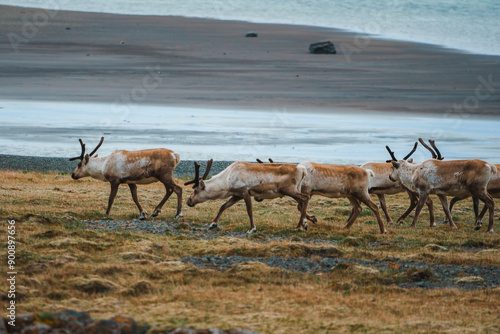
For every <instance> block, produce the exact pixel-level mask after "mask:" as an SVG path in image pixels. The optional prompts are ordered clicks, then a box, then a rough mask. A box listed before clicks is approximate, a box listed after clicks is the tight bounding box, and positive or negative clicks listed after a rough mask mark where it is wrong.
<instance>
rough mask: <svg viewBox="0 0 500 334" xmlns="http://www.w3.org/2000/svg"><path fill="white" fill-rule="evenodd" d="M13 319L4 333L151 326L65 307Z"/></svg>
mask: <svg viewBox="0 0 500 334" xmlns="http://www.w3.org/2000/svg"><path fill="white" fill-rule="evenodd" d="M10 321H11V320H10V319H7V318H0V333H21V334H28V333H29V334H56V333H57V334H67V333H71V334H125V333H127V334H145V333H146V332H147V331H148V330H149V326H148V325H142V324H138V323H137V322H136V321H135V320H134V319H131V318H125V317H121V316H116V317H114V318H112V319H108V320H94V319H92V317H91V316H90V315H89V314H88V313H87V312H77V311H73V310H65V311H62V312H58V313H54V314H51V313H36V314H35V313H26V314H20V315H17V316H16V319H15V326H11V325H9V322H10ZM164 333H165V334H174V333H175V334H258V333H257V332H252V331H248V330H244V329H239V328H235V329H230V330H220V329H214V328H212V329H194V328H188V327H178V328H172V329H171V330H169V331H166V332H164Z"/></svg>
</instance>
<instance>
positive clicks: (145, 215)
mask: <svg viewBox="0 0 500 334" xmlns="http://www.w3.org/2000/svg"><path fill="white" fill-rule="evenodd" d="M147 217H148V213H147V212H146V211H142V212H141V216H140V217H139V220H146V218H147Z"/></svg>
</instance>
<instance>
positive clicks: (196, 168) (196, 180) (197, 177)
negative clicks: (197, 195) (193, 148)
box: [184, 161, 200, 188]
mask: <svg viewBox="0 0 500 334" xmlns="http://www.w3.org/2000/svg"><path fill="white" fill-rule="evenodd" d="M193 183H194V186H193V188H196V187H198V186H199V185H200V164H199V163H197V162H196V161H195V162H194V179H193V180H191V181H188V182H186V183H184V185H185V186H187V185H190V184H193Z"/></svg>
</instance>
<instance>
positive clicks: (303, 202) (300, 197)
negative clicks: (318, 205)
mask: <svg viewBox="0 0 500 334" xmlns="http://www.w3.org/2000/svg"><path fill="white" fill-rule="evenodd" d="M283 194H284V195H286V196H290V197H291V198H293V199H294V200H296V201H297V209H299V211H300V218H299V223H298V224H297V227H296V228H295V229H296V230H297V231H302V229H304V230H306V231H307V217H308V215H307V204H308V203H309V195H306V194H304V193H301V192H298V191H296V190H291V191H283ZM313 217H314V216H309V218H310V219H311V221H312V218H313ZM314 219H316V217H314Z"/></svg>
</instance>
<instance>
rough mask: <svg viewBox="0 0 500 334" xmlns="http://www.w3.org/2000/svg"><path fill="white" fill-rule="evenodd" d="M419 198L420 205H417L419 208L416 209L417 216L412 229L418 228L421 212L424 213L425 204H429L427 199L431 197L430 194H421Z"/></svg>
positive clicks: (414, 218)
mask: <svg viewBox="0 0 500 334" xmlns="http://www.w3.org/2000/svg"><path fill="white" fill-rule="evenodd" d="M418 196H419V197H418V203H417V207H416V208H415V216H414V217H413V222H412V223H411V225H410V227H416V226H417V221H418V216H419V215H420V212H421V211H422V208H423V207H424V204H425V203H426V202H427V198H428V197H429V194H428V193H421V194H419V195H418ZM431 227H432V226H431Z"/></svg>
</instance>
